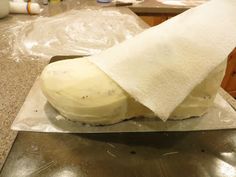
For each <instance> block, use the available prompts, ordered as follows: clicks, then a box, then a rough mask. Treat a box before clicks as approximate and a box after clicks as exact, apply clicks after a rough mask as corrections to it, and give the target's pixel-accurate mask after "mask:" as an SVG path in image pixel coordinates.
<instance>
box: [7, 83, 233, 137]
mask: <svg viewBox="0 0 236 177" xmlns="http://www.w3.org/2000/svg"><path fill="white" fill-rule="evenodd" d="M11 128H12V129H13V130H17V131H35V132H61V133H109V132H162V131H198V130H217V129H233V128H236V111H235V110H234V109H233V108H232V107H231V106H230V105H229V104H228V103H227V101H225V100H224V99H223V97H222V96H220V95H219V94H218V95H217V97H216V99H215V102H214V106H213V107H212V108H210V109H209V111H208V113H206V114H205V115H204V116H202V117H199V118H190V119H185V120H168V121H166V122H162V121H161V120H159V119H158V118H155V119H154V118H152V119H148V118H134V119H130V120H126V121H123V122H120V123H117V124H114V125H108V126H89V125H86V124H81V123H79V122H71V121H68V120H65V118H64V117H62V116H61V115H60V114H59V113H58V112H57V111H56V110H55V109H54V108H53V107H52V106H51V105H50V104H49V103H48V102H47V99H46V98H45V96H44V95H43V93H42V92H41V89H40V87H39V79H37V80H36V82H35V83H34V85H33V87H32V88H31V90H30V92H29V94H28V96H27V98H26V100H25V102H24V104H23V106H22V108H21V110H20V112H19V113H18V115H17V117H16V119H15V121H14V122H13V124H12V127H11Z"/></svg>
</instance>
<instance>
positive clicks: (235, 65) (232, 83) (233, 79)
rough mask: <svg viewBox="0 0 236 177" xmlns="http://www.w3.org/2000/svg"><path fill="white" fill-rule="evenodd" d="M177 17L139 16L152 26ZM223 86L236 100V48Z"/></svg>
mask: <svg viewBox="0 0 236 177" xmlns="http://www.w3.org/2000/svg"><path fill="white" fill-rule="evenodd" d="M175 15H177V14H138V16H139V17H140V18H141V19H143V21H145V22H146V23H147V24H149V25H150V26H155V25H158V24H160V23H162V22H164V21H165V20H168V19H169V18H171V17H173V16H175ZM221 86H222V88H224V89H225V90H226V91H227V92H228V93H229V94H230V95H232V96H233V97H235V98H236V48H235V49H234V51H233V52H232V53H231V54H230V55H229V57H228V62H227V68H226V72H225V76H224V79H223V81H222V84H221Z"/></svg>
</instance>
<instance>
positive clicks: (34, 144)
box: [0, 0, 236, 177]
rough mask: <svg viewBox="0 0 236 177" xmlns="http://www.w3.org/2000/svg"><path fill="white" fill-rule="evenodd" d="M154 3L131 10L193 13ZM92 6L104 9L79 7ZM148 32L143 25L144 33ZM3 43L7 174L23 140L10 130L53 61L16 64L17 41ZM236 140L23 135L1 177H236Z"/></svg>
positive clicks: (0, 143)
mask: <svg viewBox="0 0 236 177" xmlns="http://www.w3.org/2000/svg"><path fill="white" fill-rule="evenodd" d="M74 2H75V1H73V0H68V1H64V2H63V3H62V4H60V5H56V6H46V8H45V10H44V12H43V15H44V16H51V15H55V14H58V13H61V12H63V11H67V10H69V9H71V8H75V5H74V4H75V3H74ZM153 3H158V2H156V1H155V2H154V1H151V0H147V1H145V2H143V6H142V4H141V3H140V4H137V5H134V6H132V7H130V8H131V9H132V10H134V11H135V12H144V11H145V12H146V11H148V13H154V12H155V13H159V12H160V13H162V12H163V10H165V12H166V13H179V12H180V11H183V10H186V9H187V8H189V7H190V6H186V7H183V8H179V7H174V6H173V7H170V6H166V5H161V4H158V5H159V6H158V5H157V6H156V8H153ZM87 5H93V6H94V5H95V6H101V5H98V4H97V3H96V2H94V1H82V2H81V3H80V4H78V6H79V7H80V8H83V6H87ZM142 7H143V9H142ZM145 8H146V9H145ZM141 9H142V11H141ZM147 9H148V10H147ZM120 11H122V12H123V13H129V14H132V15H135V14H133V13H132V12H131V11H129V10H128V9H127V8H120ZM34 18H35V17H34V16H21V15H19V16H9V17H8V18H6V19H4V20H1V21H0V23H5V24H6V25H3V26H5V27H6V28H7V27H8V25H13V26H14V23H13V22H14V20H16V21H25V20H33V19H34ZM141 23H143V22H142V21H141V20H140V24H141ZM146 27H147V26H146V25H145V24H143V28H146ZM0 35H2V34H0ZM0 40H1V42H0V57H1V60H0V98H1V99H0V121H1V124H0V168H1V166H2V165H3V162H4V160H5V158H6V157H7V154H8V152H9V151H10V148H11V145H12V143H13V142H14V140H15V137H16V135H17V133H16V132H13V131H11V130H10V125H11V123H12V121H13V120H14V118H15V116H16V114H17V113H18V111H19V109H20V107H21V105H22V104H23V102H24V99H25V97H26V95H27V93H28V91H29V90H30V88H31V86H32V84H33V82H34V80H35V78H36V77H37V75H39V74H40V72H41V71H42V69H43V67H44V66H45V65H46V64H47V62H48V61H49V59H48V60H40V59H39V58H37V57H35V56H29V55H25V54H24V53H18V54H17V57H18V58H20V60H18V61H16V60H15V55H14V51H11V50H8V45H10V44H12V43H14V38H13V37H11V36H10V37H9V36H8V35H7V34H6V35H2V36H1V38H0ZM221 92H222V93H223V95H225V96H224V97H225V98H226V99H227V100H228V101H230V102H231V104H232V105H234V106H235V100H234V99H232V98H231V97H230V96H228V94H227V93H225V92H224V91H223V90H221ZM235 108H236V106H235ZM235 136H236V131H235V130H227V131H203V132H186V133H174V132H173V133H143V134H141V133H137V134H136V133H121V134H109V135H108V134H83V135H82V134H55V133H53V134H49V133H32V132H19V133H18V135H17V138H16V140H15V143H14V145H13V147H12V149H11V152H10V154H9V156H8V159H7V161H6V163H5V165H4V167H3V169H2V172H1V174H0V176H1V177H10V176H13V177H15V176H21V177H24V176H70V177H72V176H86V177H90V176H91V177H98V176H102V177H111V176H114V177H116V176H117V177H126V176H127V177H130V176H136V177H141V176H149V177H152V176H153V177H156V176H189V177H191V176H201V177H204V176H234V174H235V173H236V169H235V168H234V166H236V160H235V159H236V152H235V147H236V142H235ZM183 169H184V170H183Z"/></svg>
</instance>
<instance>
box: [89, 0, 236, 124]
mask: <svg viewBox="0 0 236 177" xmlns="http://www.w3.org/2000/svg"><path fill="white" fill-rule="evenodd" d="M235 46H236V1H235V0H224V1H222V0H212V1H210V2H207V3H205V4H203V5H201V6H198V7H196V8H193V9H190V10H188V11H186V12H184V13H182V14H180V15H178V16H176V17H174V18H172V19H170V20H168V21H166V22H164V23H162V24H160V25H158V26H155V27H152V28H150V29H148V30H146V31H144V32H143V33H141V34H139V35H137V36H135V37H134V38H132V39H130V40H127V41H125V42H123V43H120V44H118V45H116V46H114V47H112V48H109V49H107V50H105V51H104V52H101V53H100V54H99V55H95V56H92V57H90V61H91V62H93V63H95V64H96V65H97V66H98V67H99V68H100V69H101V70H103V71H104V72H105V73H106V74H107V75H108V76H109V77H111V78H112V79H113V80H114V81H116V82H117V83H118V84H119V85H120V86H121V87H122V88H123V89H124V90H126V91H127V92H128V93H129V94H130V95H131V96H132V97H134V98H135V99H136V100H137V101H139V102H140V103H142V104H143V105H145V106H147V107H148V108H149V109H151V110H152V111H153V112H154V113H155V114H156V115H157V116H159V117H160V118H161V119H162V120H167V119H168V117H169V116H170V114H171V113H172V112H173V110H174V109H175V108H176V107H177V106H178V105H179V104H180V103H181V102H182V101H183V100H184V99H185V98H186V97H187V96H188V95H189V93H190V92H191V91H192V90H193V89H194V88H195V87H196V86H197V85H198V84H199V83H200V82H202V81H203V80H204V79H205V78H206V77H207V76H208V74H209V73H210V72H211V71H212V70H214V69H215V68H216V67H217V66H218V65H219V64H221V63H222V62H223V61H224V60H225V59H226V58H227V56H228V54H229V53H230V52H231V51H232V50H233V48H234V47H235Z"/></svg>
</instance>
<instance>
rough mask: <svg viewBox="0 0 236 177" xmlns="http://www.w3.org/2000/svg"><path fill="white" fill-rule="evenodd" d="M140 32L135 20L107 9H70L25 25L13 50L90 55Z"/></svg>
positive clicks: (50, 54)
mask: <svg viewBox="0 0 236 177" xmlns="http://www.w3.org/2000/svg"><path fill="white" fill-rule="evenodd" d="M141 31H143V27H141V26H140V25H139V23H138V22H137V19H136V18H135V17H134V16H132V15H129V14H125V13H121V12H119V10H113V9H109V8H102V9H89V8H87V9H80V10H71V11H68V12H65V13H63V14H60V15H56V16H53V17H40V18H38V19H36V20H34V21H31V22H29V23H25V24H24V25H23V26H22V27H21V29H20V31H19V33H18V34H17V38H16V42H15V44H14V45H15V47H14V48H15V49H18V50H20V51H21V52H22V53H27V54H29V55H34V56H41V57H47V58H48V57H52V56H55V55H92V54H95V53H99V52H100V51H101V50H104V49H106V48H108V47H111V46H113V45H115V44H117V43H120V42H121V41H123V40H126V39H129V38H131V37H133V36H134V35H136V34H138V33H140V32H141Z"/></svg>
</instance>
